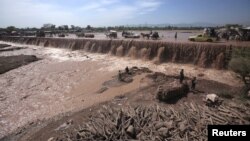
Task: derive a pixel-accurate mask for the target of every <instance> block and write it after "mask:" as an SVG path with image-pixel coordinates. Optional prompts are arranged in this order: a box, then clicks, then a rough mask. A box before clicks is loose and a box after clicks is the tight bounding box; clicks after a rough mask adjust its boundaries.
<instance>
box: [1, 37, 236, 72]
mask: <svg viewBox="0 0 250 141" xmlns="http://www.w3.org/2000/svg"><path fill="white" fill-rule="evenodd" d="M0 39H1V40H3V41H7V42H15V43H21V44H28V45H39V46H44V47H55V48H67V49H72V50H84V51H87V52H92V53H103V54H111V55H115V56H119V57H130V58H134V59H142V60H151V61H153V62H154V63H166V62H172V63H183V64H194V65H197V66H199V67H204V68H216V69H226V68H227V66H228V62H229V60H230V59H231V49H232V47H230V46H229V45H223V44H209V43H205V44H204V43H202V44H200V43H178V42H164V41H141V40H140V41H139V40H107V39H106V40H97V39H67V38H36V37H1V38H0Z"/></svg>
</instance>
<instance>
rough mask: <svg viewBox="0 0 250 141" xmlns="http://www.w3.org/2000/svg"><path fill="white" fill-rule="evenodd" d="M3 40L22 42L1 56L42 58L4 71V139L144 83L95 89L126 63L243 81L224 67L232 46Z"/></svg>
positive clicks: (0, 78)
mask: <svg viewBox="0 0 250 141" xmlns="http://www.w3.org/2000/svg"><path fill="white" fill-rule="evenodd" d="M0 40H1V41H0V43H2V44H10V45H11V46H10V48H17V47H20V49H19V50H14V51H4V52H0V56H16V55H34V56H36V57H37V58H39V60H38V61H36V62H32V63H30V64H28V65H24V66H21V67H19V68H16V69H13V70H11V71H8V72H6V73H3V74H1V75H0V84H1V85H0V129H1V130H0V138H1V137H3V136H5V135H7V134H9V133H11V132H12V131H14V130H16V129H17V128H18V127H22V126H24V125H25V124H28V123H32V122H34V121H36V120H42V119H46V118H51V117H54V116H57V115H58V114H62V113H66V112H69V111H77V110H80V109H83V108H87V107H90V106H92V105H94V104H97V103H101V102H104V101H108V100H111V99H112V98H114V96H117V95H119V94H123V93H126V92H128V91H132V90H134V89H136V88H137V87H140V86H141V84H140V83H141V82H140V81H139V80H140V79H139V78H138V79H137V80H136V81H134V82H133V83H131V85H130V84H129V85H125V86H124V88H122V89H120V87H117V88H112V89H110V90H107V91H106V93H105V92H104V94H101V95H100V94H96V92H97V91H98V90H99V89H100V88H101V87H102V84H103V82H106V81H107V80H110V79H111V78H113V77H114V76H116V75H117V72H118V70H123V69H124V68H125V67H126V66H128V67H129V68H130V67H133V66H137V67H139V68H140V67H145V68H149V69H150V70H152V71H155V72H156V71H157V72H163V73H167V74H168V75H171V76H177V75H179V71H180V69H184V70H185V75H186V76H187V77H190V78H191V77H193V76H197V74H203V76H202V79H207V80H213V81H217V82H220V83H223V84H229V85H231V86H234V85H236V84H239V82H238V81H237V80H235V75H234V74H232V72H230V71H227V70H225V69H227V65H228V61H229V60H230V59H231V53H230V49H231V47H230V46H229V45H222V44H197V43H178V42H175V43H171V42H162V41H141V40H140V41H139V40H97V39H69V38H35V37H0ZM232 48H233V47H232ZM196 66H197V67H196ZM207 68H209V69H207ZM218 69H222V70H218Z"/></svg>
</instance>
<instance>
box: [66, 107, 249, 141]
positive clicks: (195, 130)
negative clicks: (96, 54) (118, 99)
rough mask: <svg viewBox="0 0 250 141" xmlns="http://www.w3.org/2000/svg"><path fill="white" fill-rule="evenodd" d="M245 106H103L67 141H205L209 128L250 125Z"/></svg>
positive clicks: (71, 134) (67, 138)
mask: <svg viewBox="0 0 250 141" xmlns="http://www.w3.org/2000/svg"><path fill="white" fill-rule="evenodd" d="M249 116H250V111H249V109H248V108H247V107H246V106H240V105H237V106H234V105H232V104H231V105H225V104H222V105H220V106H219V107H218V108H211V107H207V106H205V105H197V104H195V103H184V104H181V105H180V106H178V110H177V109H176V108H173V107H172V106H169V107H167V108H163V107H159V106H158V105H153V106H148V107H147V106H136V107H131V106H128V107H123V108H114V107H111V106H103V108H101V109H100V111H98V112H96V113H95V114H93V115H92V116H90V117H89V119H88V120H87V121H86V122H84V123H83V124H82V125H79V128H78V129H76V130H75V132H71V133H67V134H66V138H64V139H65V140H86V141H90V140H154V141H161V140H179V141H180V140H193V141H196V140H199V141H200V140H206V139H207V125H212V124H249V123H250V117H249Z"/></svg>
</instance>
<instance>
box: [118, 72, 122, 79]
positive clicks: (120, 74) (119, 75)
mask: <svg viewBox="0 0 250 141" xmlns="http://www.w3.org/2000/svg"><path fill="white" fill-rule="evenodd" d="M118 80H119V81H122V72H121V71H120V70H119V73H118Z"/></svg>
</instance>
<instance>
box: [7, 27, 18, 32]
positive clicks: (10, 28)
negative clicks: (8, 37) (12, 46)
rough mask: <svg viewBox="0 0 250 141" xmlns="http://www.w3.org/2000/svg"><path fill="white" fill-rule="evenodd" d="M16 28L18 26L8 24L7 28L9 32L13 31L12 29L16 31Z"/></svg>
mask: <svg viewBox="0 0 250 141" xmlns="http://www.w3.org/2000/svg"><path fill="white" fill-rule="evenodd" d="M15 30H16V27H15V26H8V27H7V28H6V31H7V32H8V33H11V32H12V31H15Z"/></svg>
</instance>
